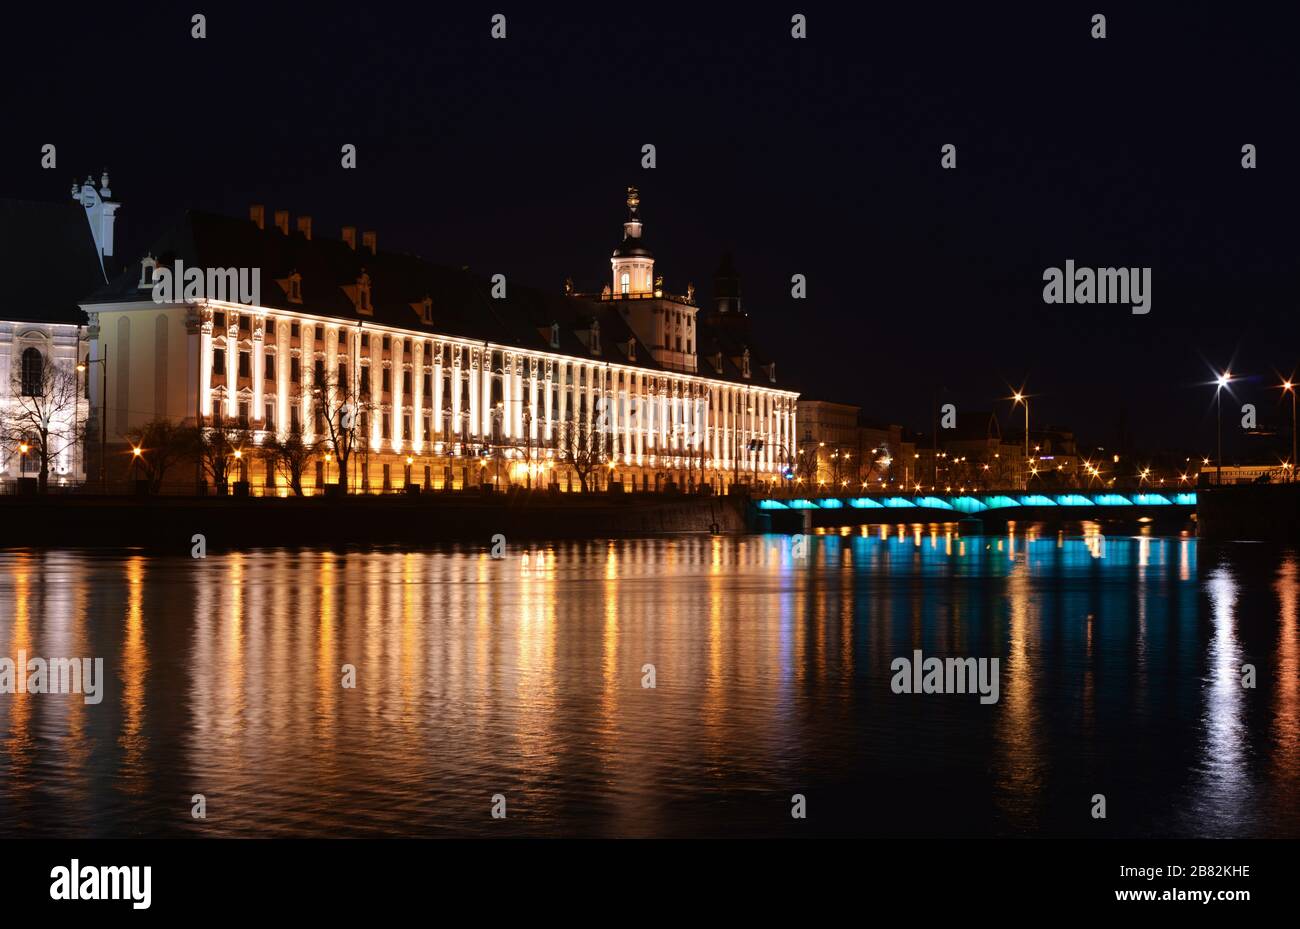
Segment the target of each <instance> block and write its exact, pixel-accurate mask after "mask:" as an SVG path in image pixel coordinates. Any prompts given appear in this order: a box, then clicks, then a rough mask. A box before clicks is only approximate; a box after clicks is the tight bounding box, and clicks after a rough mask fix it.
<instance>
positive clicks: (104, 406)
mask: <svg viewBox="0 0 1300 929" xmlns="http://www.w3.org/2000/svg"><path fill="white" fill-rule="evenodd" d="M99 351H100V357H99V358H87V359H86V360H85V361H84V362H82V363H80V364H78V365H77V373H78V374H85V373H86V372H87V371H88V370H89V369H90V366H91V365H103V367H102V368H101V369H100V371H101V374H102V375H103V377H102V380H101V381H100V389H99V413H100V417H101V421H100V426H99V485H100V491H101V492H102V493H105V494H106V493H108V467H107V462H108V346H107V345H100V347H99ZM78 399H80V398H78ZM82 449H83V451H82V456H81V458H82V464H81V466H82V467H83V468H84V467H85V466H86V463H85V459H86V455H85V451H84V450H85V443H84V442H83V443H82Z"/></svg>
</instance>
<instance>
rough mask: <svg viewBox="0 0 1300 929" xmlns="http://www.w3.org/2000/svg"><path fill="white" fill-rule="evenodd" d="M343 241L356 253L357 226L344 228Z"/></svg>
mask: <svg viewBox="0 0 1300 929" xmlns="http://www.w3.org/2000/svg"><path fill="white" fill-rule="evenodd" d="M343 241H344V242H346V243H347V244H348V248H350V249H352V250H353V251H354V252H355V251H356V250H357V227H356V226H344V227H343Z"/></svg>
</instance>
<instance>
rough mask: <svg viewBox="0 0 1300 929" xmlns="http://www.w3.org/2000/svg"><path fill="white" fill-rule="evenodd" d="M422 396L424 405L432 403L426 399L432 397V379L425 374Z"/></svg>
mask: <svg viewBox="0 0 1300 929" xmlns="http://www.w3.org/2000/svg"><path fill="white" fill-rule="evenodd" d="M424 396H425V402H426V403H432V402H433V401H432V400H430V399H428V398H429V397H431V396H433V378H432V377H431V376H430V375H429V374H427V373H426V374H425V375H424Z"/></svg>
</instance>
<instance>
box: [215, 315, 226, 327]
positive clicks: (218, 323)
mask: <svg viewBox="0 0 1300 929" xmlns="http://www.w3.org/2000/svg"><path fill="white" fill-rule="evenodd" d="M212 326H213V328H215V329H225V328H226V314H225V313H213V314H212Z"/></svg>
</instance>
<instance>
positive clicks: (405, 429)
mask: <svg viewBox="0 0 1300 929" xmlns="http://www.w3.org/2000/svg"><path fill="white" fill-rule="evenodd" d="M410 434H411V417H409V416H403V417H402V435H404V436H409V435H410Z"/></svg>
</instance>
